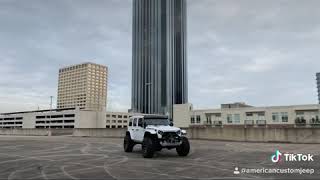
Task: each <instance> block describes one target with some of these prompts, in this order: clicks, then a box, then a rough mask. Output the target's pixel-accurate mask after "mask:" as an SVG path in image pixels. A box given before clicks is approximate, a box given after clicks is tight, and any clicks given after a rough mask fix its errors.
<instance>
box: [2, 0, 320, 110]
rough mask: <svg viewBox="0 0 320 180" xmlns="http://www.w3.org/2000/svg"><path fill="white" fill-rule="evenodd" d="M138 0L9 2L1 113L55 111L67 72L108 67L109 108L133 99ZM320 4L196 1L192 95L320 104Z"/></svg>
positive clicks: (208, 104) (209, 100) (191, 18)
mask: <svg viewBox="0 0 320 180" xmlns="http://www.w3.org/2000/svg"><path fill="white" fill-rule="evenodd" d="M131 6H132V1H131V0H54V1H49V0H25V1H22V0H0V112H9V111H21V110H34V109H37V108H38V106H39V107H40V108H41V109H43V108H48V107H49V103H50V98H49V96H51V95H53V96H55V97H56V96H57V82H58V69H59V68H60V67H63V66H67V65H70V64H77V63H82V62H87V61H91V62H95V63H99V64H104V65H107V66H108V67H109V70H110V72H109V87H108V88H109V90H108V96H109V97H108V109H109V110H113V111H126V110H127V109H129V108H130V103H131V102H130V100H131V98H130V97H131V88H130V87H131V29H132V23H131V20H132V12H131ZM319 7H320V1H317V0H314V1H312V0H308V1H301V0H286V1H285V0H282V1H279V0H272V1H270V0H268V1H256V0H223V1H222V0H188V64H189V92H190V93H189V101H190V102H191V103H193V104H194V106H195V107H196V108H217V107H219V105H220V104H221V103H228V102H235V101H243V102H247V103H248V104H251V105H255V106H267V105H291V104H315V103H317V91H316V80H315V73H316V72H317V71H320V50H319V47H320V11H319Z"/></svg>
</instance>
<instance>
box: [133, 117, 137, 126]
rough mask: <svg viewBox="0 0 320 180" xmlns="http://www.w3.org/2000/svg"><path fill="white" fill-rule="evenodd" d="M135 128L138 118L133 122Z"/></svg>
mask: <svg viewBox="0 0 320 180" xmlns="http://www.w3.org/2000/svg"><path fill="white" fill-rule="evenodd" d="M133 126H137V118H134V120H133Z"/></svg>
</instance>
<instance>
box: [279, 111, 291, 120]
mask: <svg viewBox="0 0 320 180" xmlns="http://www.w3.org/2000/svg"><path fill="white" fill-rule="evenodd" d="M281 119H282V122H288V121H289V118H288V113H287V112H282V113H281Z"/></svg>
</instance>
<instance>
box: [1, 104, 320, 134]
mask: <svg viewBox="0 0 320 180" xmlns="http://www.w3.org/2000/svg"><path fill="white" fill-rule="evenodd" d="M132 115H133V114H132V113H126V112H106V111H90V110H84V109H80V108H79V107H78V108H65V109H52V110H39V111H25V112H12V113H3V114H0V128H126V127H127V126H128V122H129V118H130V117H131V116H132ZM173 122H174V125H175V126H177V127H182V128H183V127H190V126H218V127H227V126H239V127H241V126H245V127H320V105H319V104H311V105H292V106H268V107H253V106H249V105H246V104H244V103H235V104H224V105H222V106H221V108H220V109H197V110H196V109H194V108H193V105H192V104H179V105H174V108H173Z"/></svg>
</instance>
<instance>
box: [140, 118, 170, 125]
mask: <svg viewBox="0 0 320 180" xmlns="http://www.w3.org/2000/svg"><path fill="white" fill-rule="evenodd" d="M144 122H145V124H146V125H147V126H148V125H154V126H169V125H170V122H169V120H168V119H145V120H144Z"/></svg>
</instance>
